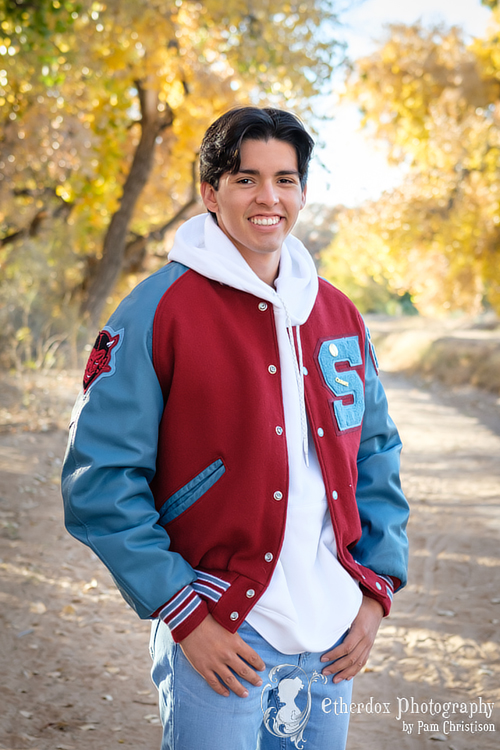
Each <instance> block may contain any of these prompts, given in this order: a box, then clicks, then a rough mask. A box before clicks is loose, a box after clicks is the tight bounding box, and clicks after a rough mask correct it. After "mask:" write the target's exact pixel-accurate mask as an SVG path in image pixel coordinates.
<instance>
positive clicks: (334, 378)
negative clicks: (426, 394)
mask: <svg viewBox="0 0 500 750" xmlns="http://www.w3.org/2000/svg"><path fill="white" fill-rule="evenodd" d="M345 361H347V362H348V363H349V364H350V366H351V367H357V366H358V365H362V364H363V360H362V358H361V349H360V347H359V339H358V337H357V336H347V337H346V338H342V339H332V340H330V341H324V342H323V343H322V345H321V347H320V350H319V353H318V362H319V366H320V368H321V372H322V373H323V377H324V379H325V383H326V384H327V386H328V387H329V388H330V390H331V391H332V393H333V394H334V395H335V396H337V397H338V398H337V399H336V400H335V401H334V402H333V409H334V412H335V418H336V420H337V425H338V428H339V430H341V431H344V430H351V429H353V428H354V427H360V426H361V423H362V421H363V414H364V413H365V397H364V389H363V381H362V380H361V378H360V377H359V375H358V373H357V372H356V370H342V371H340V372H339V371H338V370H337V364H339V363H340V362H345ZM348 396H351V397H352V401H351V402H350V403H345V401H346V398H347V397H348Z"/></svg>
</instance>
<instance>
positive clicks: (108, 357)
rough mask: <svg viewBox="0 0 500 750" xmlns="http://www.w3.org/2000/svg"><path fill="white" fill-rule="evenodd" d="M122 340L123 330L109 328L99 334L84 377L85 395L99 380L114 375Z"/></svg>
mask: <svg viewBox="0 0 500 750" xmlns="http://www.w3.org/2000/svg"><path fill="white" fill-rule="evenodd" d="M122 340H123V328H122V329H121V330H120V331H117V332H116V331H113V329H112V328H110V327H109V326H107V327H106V328H103V330H102V331H101V332H100V333H99V335H98V336H97V338H96V340H95V344H94V348H93V349H92V351H91V352H90V357H89V360H88V362H87V367H86V368H85V374H84V376H83V391H84V393H86V392H87V391H88V389H89V388H90V386H91V385H93V384H94V383H95V382H96V380H97V379H98V378H101V377H103V378H105V377H109V376H110V375H113V373H114V371H115V369H116V363H115V357H116V352H117V351H118V349H119V348H120V346H121V343H122Z"/></svg>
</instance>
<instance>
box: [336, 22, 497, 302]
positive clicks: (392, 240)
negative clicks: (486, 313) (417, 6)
mask: <svg viewBox="0 0 500 750" xmlns="http://www.w3.org/2000/svg"><path fill="white" fill-rule="evenodd" d="M495 13H496V15H494V16H493V19H492V20H493V23H492V26H491V28H490V30H489V32H488V36H487V37H486V38H485V39H476V40H475V41H474V42H473V43H472V44H469V45H467V44H466V43H465V42H464V40H463V38H462V35H461V32H460V30H459V29H456V28H453V29H444V28H431V29H426V28H423V27H422V26H420V25H414V26H402V25H397V26H393V27H391V28H390V32H389V38H388V39H387V41H386V42H385V44H383V46H382V47H381V48H380V49H379V50H378V51H377V52H375V53H374V54H373V55H371V56H370V57H368V58H365V59H361V60H358V61H357V63H356V65H355V67H354V71H353V74H352V76H351V77H350V79H349V81H348V83H347V96H348V97H349V98H350V99H353V100H355V101H357V102H358V103H359V106H360V108H361V111H362V113H363V118H364V124H366V125H367V124H369V125H370V126H371V128H372V129H373V131H374V134H375V137H376V138H378V139H380V140H382V141H383V142H384V143H385V144H386V145H387V146H388V150H389V154H390V158H391V160H392V161H393V162H394V163H398V164H404V165H405V168H406V176H405V178H404V179H403V181H402V183H401V184H400V185H399V186H398V187H397V188H396V189H394V190H392V191H389V192H386V193H385V194H383V195H382V196H381V198H380V199H379V200H377V201H372V202H370V203H367V204H365V205H363V206H361V207H359V208H357V209H349V210H345V211H343V212H341V214H340V215H339V216H338V223H339V232H338V235H337V237H336V239H335V241H334V243H333V245H332V247H331V248H329V250H328V251H327V252H326V253H325V254H324V257H323V263H324V268H325V269H326V272H328V267H329V266H331V264H332V262H335V259H336V258H338V257H340V256H341V255H342V254H343V253H349V254H350V257H352V258H354V259H355V260H354V263H355V265H356V267H357V268H358V267H359V269H360V271H359V272H360V273H362V274H365V275H366V276H367V277H368V278H372V279H375V280H377V281H379V282H380V283H382V284H383V285H385V286H386V287H387V288H388V290H389V291H391V292H392V293H395V294H398V295H403V294H405V293H406V294H410V295H411V297H412V300H413V302H414V303H415V305H416V306H417V308H418V309H419V310H420V311H421V312H423V313H425V314H428V315H436V314H442V313H448V312H450V311H466V312H468V313H477V312H480V311H481V310H482V309H484V307H485V306H486V307H492V308H493V309H495V310H496V311H497V312H500V180H499V178H500V96H499V94H500V89H499V82H500V55H499V51H498V50H499V46H498V39H499V34H500V26H499V24H498V20H499V18H500V16H499V15H498V13H499V12H498V11H495Z"/></svg>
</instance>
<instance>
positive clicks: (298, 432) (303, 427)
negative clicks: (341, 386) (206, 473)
mask: <svg viewBox="0 0 500 750" xmlns="http://www.w3.org/2000/svg"><path fill="white" fill-rule="evenodd" d="M169 258H170V260H175V261H178V262H179V263H182V264H183V265H185V266H188V267H189V268H191V269H193V270H194V271H196V272H197V273H199V274H201V275H203V276H205V277H207V278H209V279H212V280H213V281H218V282H220V283H222V284H226V285H228V286H231V287H233V288H234V289H239V290H241V291H243V292H248V293H249V294H253V295H254V296H255V297H258V298H259V299H262V300H265V301H266V302H270V303H271V304H272V305H273V310H274V316H275V322H276V331H277V338H278V347H279V355H280V369H281V381H282V383H281V384H282V393H283V407H284V412H285V428H286V429H285V434H286V436H287V450H288V461H289V472H290V476H289V496H288V510H287V522H286V530H285V539H284V542H283V547H282V550H281V554H280V557H279V560H278V562H277V564H276V568H275V570H274V573H273V577H272V579H271V582H270V584H269V586H268V588H267V590H266V591H265V592H264V594H263V595H262V596H261V598H260V599H259V601H258V602H257V604H256V605H255V607H254V608H253V609H252V611H251V612H250V614H249V615H248V616H247V622H249V623H250V625H251V626H252V627H253V628H255V630H257V631H258V632H259V633H260V635H261V636H262V637H263V638H265V639H266V640H267V641H268V642H269V643H270V644H271V645H272V646H273V647H274V648H276V649H277V650H278V651H281V652H282V653H285V654H295V653H302V652H304V651H310V652H320V651H326V650H327V649H328V648H330V647H331V646H333V644H334V643H335V642H336V641H337V640H338V638H339V637H340V636H341V635H342V634H343V633H344V632H345V630H346V629H347V628H348V627H349V626H350V624H351V622H352V620H353V619H354V618H355V616H356V614H357V612H358V610H359V606H360V604H361V599H362V596H361V592H360V589H359V586H358V584H357V582H355V581H354V580H353V579H352V578H351V577H350V575H349V574H348V573H347V572H346V571H345V570H344V568H343V567H342V566H341V565H340V563H339V562H338V560H337V552H336V543H335V535H334V532H333V527H332V523H331V520H330V515H329V511H328V507H327V501H326V493H325V487H324V483H323V477H322V474H321V470H320V466H319V462H318V458H317V455H316V451H315V448H314V442H313V440H312V439H311V437H310V436H308V425H307V418H306V411H305V402H304V385H303V379H304V368H303V365H302V352H301V345H300V328H299V326H300V325H302V324H303V323H305V322H306V320H307V318H308V317H309V314H310V312H311V310H312V308H313V306H314V303H315V300H316V295H317V292H318V276H317V273H316V268H315V266H314V262H313V260H312V258H311V256H310V254H309V253H308V252H307V250H306V248H305V247H304V246H303V244H302V243H301V242H299V240H297V239H296V238H295V237H292V236H290V235H289V236H288V237H287V239H286V242H285V243H284V244H283V247H282V250H281V257H280V268H279V275H278V278H277V279H276V282H275V288H273V287H271V286H269V285H268V284H266V283H265V282H264V281H262V280H261V279H260V278H259V277H258V276H257V274H255V273H254V271H253V270H252V269H251V268H250V266H249V265H248V264H247V262H246V261H245V260H244V258H243V257H242V255H241V254H240V253H239V251H238V250H237V248H236V247H235V245H233V243H232V242H231V241H230V239H229V238H228V237H227V236H226V235H225V234H224V232H222V231H221V230H220V229H219V227H218V226H217V224H216V223H215V221H214V220H213V219H212V217H211V216H210V215H207V214H202V215H200V216H195V217H194V218H193V219H190V220H189V221H187V222H186V223H185V224H183V225H182V226H181V228H180V229H179V230H178V231H177V234H176V237H175V243H174V246H173V248H172V250H171V251H170V254H169ZM292 326H295V338H296V341H297V350H298V354H297V350H296V346H295V343H294V333H293V329H292ZM332 460H335V457H332Z"/></svg>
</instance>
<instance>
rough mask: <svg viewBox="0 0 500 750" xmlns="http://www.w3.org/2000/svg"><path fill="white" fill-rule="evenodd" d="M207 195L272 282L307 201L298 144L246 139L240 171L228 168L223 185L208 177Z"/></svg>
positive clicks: (249, 257)
mask: <svg viewBox="0 0 500 750" xmlns="http://www.w3.org/2000/svg"><path fill="white" fill-rule="evenodd" d="M201 195H202V198H203V202H204V204H205V206H206V207H207V209H208V210H209V211H212V212H213V213H215V214H216V216H217V222H218V224H219V227H220V229H221V230H222V231H223V232H224V234H225V235H227V237H229V239H230V240H231V242H232V243H233V244H234V245H235V246H236V248H237V249H238V250H239V252H240V253H241V255H242V256H243V258H244V259H245V260H246V262H247V263H248V265H249V266H250V268H252V270H253V271H254V272H255V273H256V274H257V276H259V278H261V279H262V280H263V281H265V282H266V283H267V284H271V285H272V284H273V282H274V280H275V278H276V276H277V274H278V267H279V260H280V254H281V248H282V245H283V242H284V240H285V238H286V237H287V235H288V234H289V233H290V232H291V231H292V228H293V226H294V225H295V222H296V221H297V217H298V215H299V211H300V210H301V209H302V208H303V207H304V205H305V201H306V189H305V188H304V189H302V187H301V184H300V175H299V172H298V169H297V154H296V152H295V149H294V147H293V146H292V145H290V144H289V143H287V142H285V141H278V140H276V139H273V138H271V139H270V140H268V141H260V140H253V139H248V140H246V141H243V144H242V146H241V159H240V168H239V170H238V172H236V173H235V174H231V173H230V172H225V173H224V174H223V175H222V177H221V178H220V181H219V188H218V190H215V188H214V187H213V186H212V185H209V184H208V182H202V184H201Z"/></svg>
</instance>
